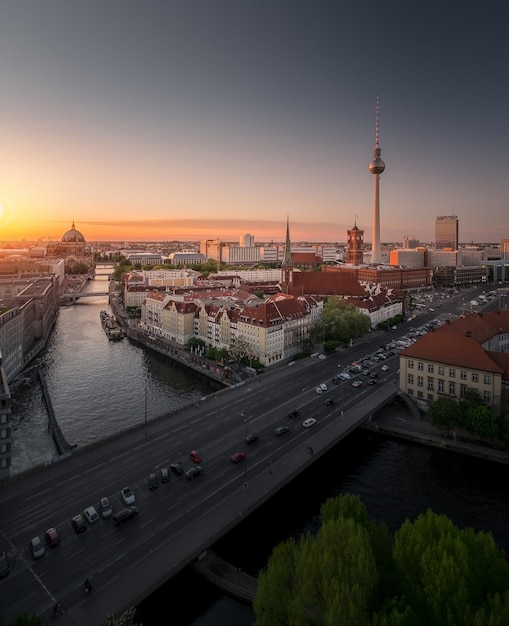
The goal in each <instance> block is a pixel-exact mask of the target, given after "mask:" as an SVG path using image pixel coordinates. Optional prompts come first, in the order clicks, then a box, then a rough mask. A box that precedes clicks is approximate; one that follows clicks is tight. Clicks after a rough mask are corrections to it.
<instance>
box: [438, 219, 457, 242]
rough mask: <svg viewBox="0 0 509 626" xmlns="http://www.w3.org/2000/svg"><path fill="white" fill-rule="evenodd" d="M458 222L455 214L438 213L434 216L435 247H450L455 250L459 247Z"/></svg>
mask: <svg viewBox="0 0 509 626" xmlns="http://www.w3.org/2000/svg"><path fill="white" fill-rule="evenodd" d="M458 233H459V224H458V217H457V216H456V215H438V216H437V217H436V218H435V248H436V249H437V250H443V249H444V248H451V249H452V250H457V249H458V247H459V237H458Z"/></svg>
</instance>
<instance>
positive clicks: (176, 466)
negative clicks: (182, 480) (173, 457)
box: [170, 461, 184, 476]
mask: <svg viewBox="0 0 509 626" xmlns="http://www.w3.org/2000/svg"><path fill="white" fill-rule="evenodd" d="M170 470H171V471H172V472H173V473H174V474H175V475H176V476H182V474H183V473H184V467H183V466H182V463H181V462H180V461H177V462H176V463H172V464H171V465H170Z"/></svg>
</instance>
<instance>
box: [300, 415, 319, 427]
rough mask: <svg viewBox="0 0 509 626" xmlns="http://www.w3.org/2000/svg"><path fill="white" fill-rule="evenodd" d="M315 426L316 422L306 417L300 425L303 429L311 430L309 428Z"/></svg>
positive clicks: (312, 418)
mask: <svg viewBox="0 0 509 626" xmlns="http://www.w3.org/2000/svg"><path fill="white" fill-rule="evenodd" d="M315 424H316V420H315V418H314V417H308V418H307V419H306V420H304V421H303V422H302V425H303V426H304V428H311V426H314V425H315Z"/></svg>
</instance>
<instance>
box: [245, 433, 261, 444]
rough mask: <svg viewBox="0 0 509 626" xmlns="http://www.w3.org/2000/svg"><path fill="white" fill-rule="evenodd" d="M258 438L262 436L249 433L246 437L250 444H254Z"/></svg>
mask: <svg viewBox="0 0 509 626" xmlns="http://www.w3.org/2000/svg"><path fill="white" fill-rule="evenodd" d="M258 439H260V437H258V435H248V436H247V437H246V443H247V445H248V446H252V445H253V443H256V442H257V441H258Z"/></svg>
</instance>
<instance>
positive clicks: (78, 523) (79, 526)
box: [71, 514, 87, 535]
mask: <svg viewBox="0 0 509 626" xmlns="http://www.w3.org/2000/svg"><path fill="white" fill-rule="evenodd" d="M71 526H72V527H73V528H74V532H75V533H76V534H78V535H79V534H80V533H83V532H85V531H86V529H87V523H86V522H85V518H84V517H83V515H81V514H80V515H75V516H74V517H73V518H72V520H71Z"/></svg>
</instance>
